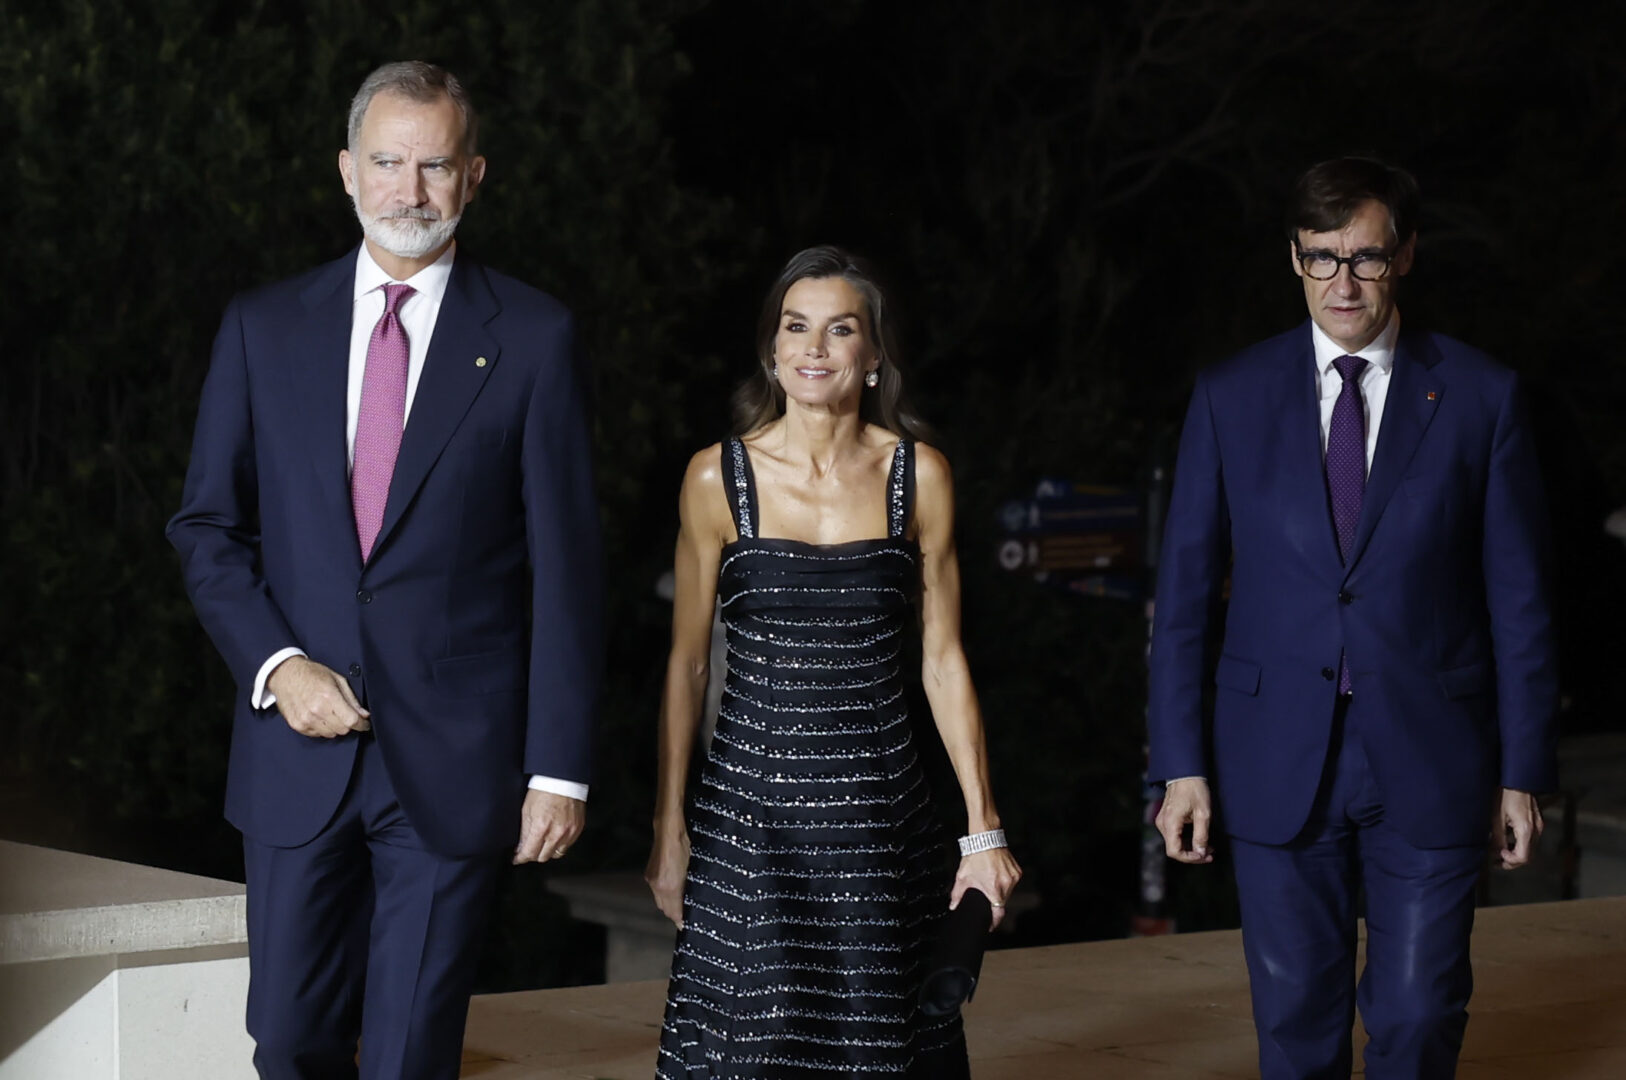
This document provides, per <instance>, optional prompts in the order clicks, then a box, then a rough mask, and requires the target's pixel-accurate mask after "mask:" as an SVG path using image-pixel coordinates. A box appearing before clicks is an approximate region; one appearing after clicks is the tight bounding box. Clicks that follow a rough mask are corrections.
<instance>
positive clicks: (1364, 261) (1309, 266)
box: [1293, 240, 1394, 281]
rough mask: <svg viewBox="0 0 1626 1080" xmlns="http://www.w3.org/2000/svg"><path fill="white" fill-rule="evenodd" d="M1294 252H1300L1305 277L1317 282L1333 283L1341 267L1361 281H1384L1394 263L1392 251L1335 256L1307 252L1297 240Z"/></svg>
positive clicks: (1330, 253)
mask: <svg viewBox="0 0 1626 1080" xmlns="http://www.w3.org/2000/svg"><path fill="white" fill-rule="evenodd" d="M1293 250H1294V251H1296V252H1298V257H1299V265H1300V266H1302V267H1303V268H1304V273H1305V275H1306V276H1307V277H1312V278H1315V279H1316V280H1317V281H1331V280H1332V279H1333V278H1335V277H1337V276H1338V268H1339V267H1340V266H1348V267H1349V272H1350V273H1351V274H1353V275H1354V276H1355V277H1356V278H1357V279H1358V280H1360V281H1382V280H1383V279H1384V278H1386V277H1388V276H1389V264H1390V263H1391V262H1393V261H1394V252H1392V251H1363V252H1360V253H1359V254H1356V255H1334V254H1333V253H1332V252H1330V251H1305V250H1304V249H1303V248H1301V247H1299V242H1298V241H1297V240H1294V241H1293Z"/></svg>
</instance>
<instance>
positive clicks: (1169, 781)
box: [1163, 776, 1208, 787]
mask: <svg viewBox="0 0 1626 1080" xmlns="http://www.w3.org/2000/svg"><path fill="white" fill-rule="evenodd" d="M1181 780H1201V781H1203V782H1204V783H1207V782H1208V777H1206V776H1171V777H1169V779H1167V780H1165V781H1163V786H1164V787H1168V786H1169V785H1170V784H1173V783H1177V782H1179V781H1181Z"/></svg>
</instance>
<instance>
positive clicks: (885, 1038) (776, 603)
mask: <svg viewBox="0 0 1626 1080" xmlns="http://www.w3.org/2000/svg"><path fill="white" fill-rule="evenodd" d="M723 464H724V469H725V473H726V475H727V481H728V486H729V494H730V501H731V503H732V504H733V507H734V516H735V523H736V526H737V527H738V530H739V535H740V538H739V540H737V541H735V542H734V543H732V544H729V545H728V546H727V547H726V548H724V549H723V559H722V565H721V568H720V570H719V573H718V581H717V593H718V596H719V598H720V599H721V601H722V612H723V621H724V623H725V625H726V627H727V630H728V680H727V683H726V684H725V689H724V693H723V701H722V707H721V710H720V712H719V714H718V717H717V728H716V731H715V733H714V734H713V736H712V741H711V748H710V751H709V752H708V754H707V758H706V764H705V768H704V770H703V771H702V773H701V776H700V783H699V788H698V791H697V793H696V795H695V798H694V803H693V805H692V806H691V808H690V810H689V815H688V828H689V839H690V844H691V854H690V861H689V875H688V881H687V884H686V887H685V889H684V896H683V921H684V927H683V930H682V931H681V932H680V933H679V935H678V941H677V951H676V953H675V955H674V957H673V960H672V979H671V983H670V985H669V988H668V990H667V1004H666V1016H665V1022H664V1023H663V1025H662V1030H661V1045H660V1056H659V1058H658V1060H657V1063H656V1075H657V1076H658V1077H659V1078H661V1080H702V1078H703V1080H723V1078H728V1080H735V1078H745V1077H751V1078H765V1080H780V1078H783V1080H808V1078H812V1077H833V1076H843V1077H851V1076H905V1077H910V1078H927V1077H930V1078H932V1080H939V1078H954V1077H963V1076H966V1075H967V1070H966V1057H965V1041H964V1037H963V1035H962V1033H961V1028H960V1022H959V1018H958V1017H954V1018H951V1019H948V1020H943V1019H935V1018H929V1017H925V1016H923V1015H922V1014H921V1013H920V1012H919V1010H918V1009H917V1008H916V995H917V993H918V991H919V973H918V968H919V967H920V965H921V964H922V963H923V962H924V959H925V956H924V951H925V949H926V948H927V945H928V940H929V937H930V934H931V932H932V930H933V927H934V924H935V922H936V920H937V918H938V917H939V916H940V915H941V913H942V912H943V911H944V910H945V909H946V908H947V906H948V895H949V888H950V885H951V884H952V881H953V874H954V868H955V863H956V858H955V852H954V850H953V841H952V839H951V838H950V837H949V836H948V835H947V834H946V833H945V832H944V831H943V830H942V829H940V827H939V826H938V825H937V823H936V820H935V818H934V816H933V814H932V810H931V808H930V806H929V801H928V794H927V787H926V782H925V778H924V776H923V775H922V771H921V766H920V763H919V761H918V760H917V758H916V756H915V749H914V746H913V744H912V742H911V738H910V727H909V718H908V715H907V708H906V705H905V701H904V690H903V679H902V672H901V665H900V652H901V648H900V647H901V645H902V637H903V634H904V633H905V629H906V627H908V626H909V625H910V624H911V623H912V621H913V619H912V613H913V607H912V601H913V599H914V596H915V593H916V591H917V589H918V584H919V579H920V566H919V550H918V548H917V547H916V545H915V542H914V541H913V540H910V539H907V538H906V537H905V535H904V529H905V525H906V523H907V522H908V518H909V511H910V504H911V502H912V498H913V492H914V445H913V443H910V442H907V441H900V442H899V443H898V449H897V452H896V453H895V454H894V455H893V462H892V470H891V475H890V478H889V481H888V492H887V510H888V514H887V517H888V521H889V527H888V530H887V531H888V534H889V535H887V536H886V537H885V538H880V539H874V540H860V541H855V542H853V543H848V544H837V545H833V546H820V545H813V544H806V543H801V542H798V541H792V540H774V539H765V538H762V537H759V536H758V535H757V513H756V492H755V482H754V479H753V477H752V474H751V463H750V458H749V456H748V455H747V453H746V451H745V448H744V446H743V445H742V444H741V443H740V442H739V441H738V440H730V441H728V442H726V443H724V444H723Z"/></svg>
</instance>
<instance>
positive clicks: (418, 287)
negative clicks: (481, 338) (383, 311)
mask: <svg viewBox="0 0 1626 1080" xmlns="http://www.w3.org/2000/svg"><path fill="white" fill-rule="evenodd" d="M456 254H457V244H456V243H453V244H451V245H450V246H449V247H447V249H446V251H445V252H444V253H443V254H442V255H441V257H440V258H438V259H436V260H435V261H434V262H432V263H430V264H429V265H428V266H426V267H424V268H423V269H422V270H419V271H418V272H417V273H416V274H413V275H412V276H411V277H409V278H407V279H406V281H404V282H401V284H403V285H411V286H412V288H413V291H414V292H415V293H417V295H419V296H422V297H424V298H425V299H427V300H431V301H433V302H434V303H435V304H437V305H438V304H439V303H440V302H441V300H442V298H444V297H445V295H446V283H447V282H449V281H450V280H451V279H452V259H453V257H454V256H455V255H456ZM394 281H395V279H394V278H392V277H390V276H389V275H388V274H387V273H385V272H384V268H383V267H382V266H379V265H378V262H377V261H376V260H375V259H374V258H373V256H372V253H371V252H369V251H368V250H367V245H366V244H362V245H361V253H360V254H359V255H357V256H356V291H355V295H353V296H352V297H351V298H350V299H351V303H354V302H355V301H357V300H360V299H361V298H362V297H363V296H366V295H367V294H368V293H370V292H372V291H374V290H375V289H382V288H383V287H384V286H386V285H388V284H390V283H392V282H394Z"/></svg>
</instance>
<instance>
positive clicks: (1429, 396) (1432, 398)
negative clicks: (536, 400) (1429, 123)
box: [480, 360, 1440, 401]
mask: <svg viewBox="0 0 1626 1080" xmlns="http://www.w3.org/2000/svg"><path fill="white" fill-rule="evenodd" d="M484 362H485V361H483V360H482V361H480V363H484ZM1439 396H1440V395H1439V394H1437V393H1435V392H1434V391H1433V390H1430V391H1429V392H1428V400H1430V401H1433V400H1434V399H1435V398H1437V397H1439Z"/></svg>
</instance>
